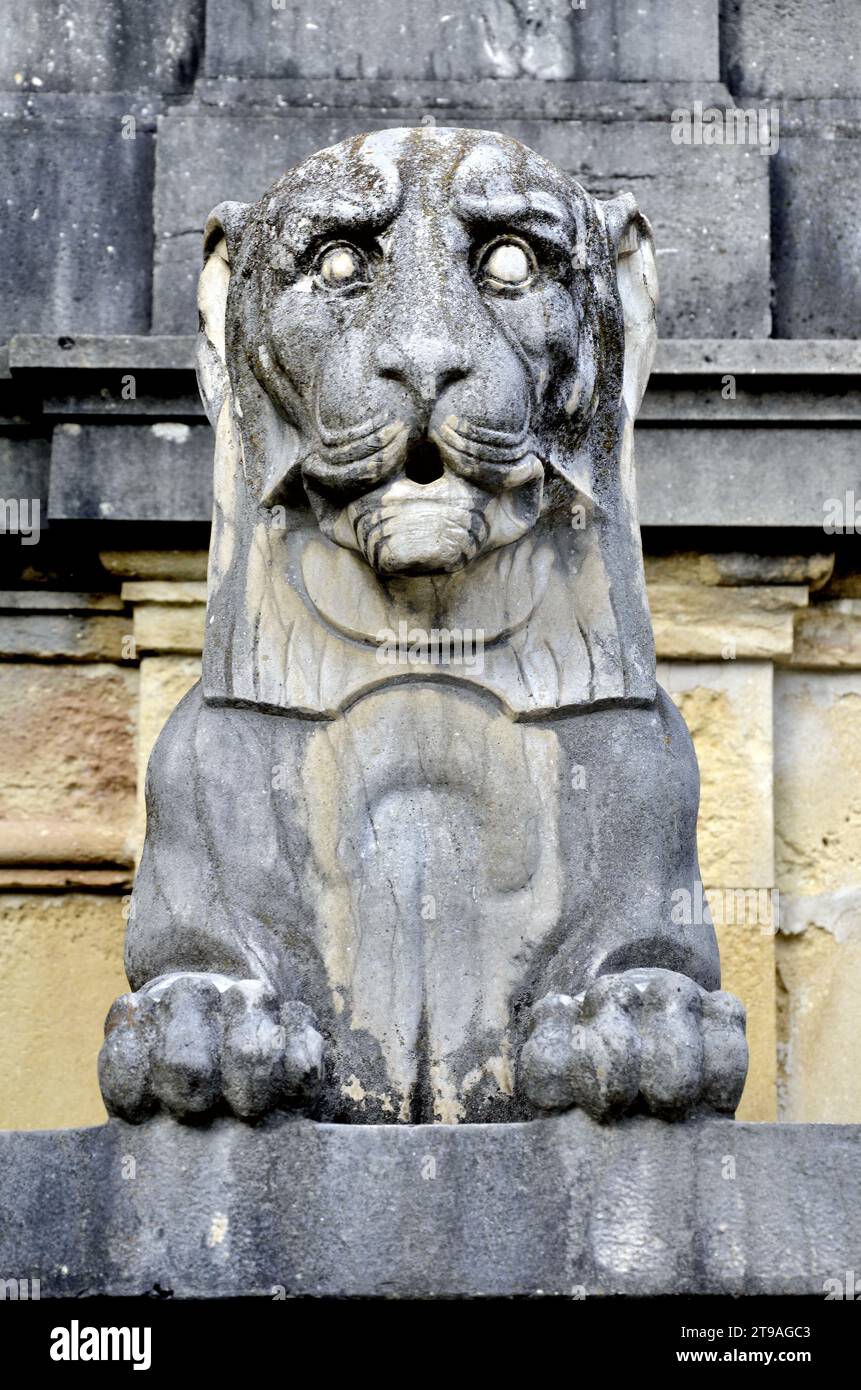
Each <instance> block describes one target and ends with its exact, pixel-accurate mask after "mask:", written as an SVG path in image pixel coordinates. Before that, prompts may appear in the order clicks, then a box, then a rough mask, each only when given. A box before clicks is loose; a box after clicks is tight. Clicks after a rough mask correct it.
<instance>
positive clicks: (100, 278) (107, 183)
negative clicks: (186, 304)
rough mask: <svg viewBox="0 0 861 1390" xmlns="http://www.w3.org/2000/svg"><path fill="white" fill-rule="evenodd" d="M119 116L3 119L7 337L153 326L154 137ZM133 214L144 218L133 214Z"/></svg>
mask: <svg viewBox="0 0 861 1390" xmlns="http://www.w3.org/2000/svg"><path fill="white" fill-rule="evenodd" d="M121 132H122V126H121V122H120V120H119V119H117V120H106V119H103V118H102V119H99V118H92V119H87V120H75V119H57V120H54V119H50V118H42V117H39V116H36V117H32V118H27V119H18V118H15V117H9V118H6V117H3V118H0V181H2V184H3V187H4V188H5V189H6V190H7V191H6V195H5V204H4V212H5V216H4V255H5V256H6V258H7V261H8V264H9V265H14V267H15V274H7V275H4V276H3V278H2V282H0V341H4V340H5V339H7V338H9V337H11V336H12V335H13V334H14V333H20V332H31V333H52V334H55V335H57V336H63V335H65V334H70V333H75V332H90V333H139V332H145V331H146V329H147V328H148V327H149V301H150V282H151V273H152V225H151V220H150V216H149V212H148V209H149V207H150V202H151V198H152V178H153V140H152V136H151V135H150V134H148V133H147V132H146V131H145V130H142V129H139V130H138V131H137V132H136V138H135V139H134V140H124V139H123V138H122V134H121ZM130 209H137V214H136V215H134V216H130V215H129V212H130Z"/></svg>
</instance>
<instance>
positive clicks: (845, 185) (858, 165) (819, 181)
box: [773, 8, 861, 338]
mask: <svg viewBox="0 0 861 1390" xmlns="http://www.w3.org/2000/svg"><path fill="white" fill-rule="evenodd" d="M856 16H857V17H858V21H859V22H861V10H859V9H857V8H856ZM856 53H857V54H859V55H861V40H859V43H858V48H857V49H856ZM835 189H839V196H837V197H835V196H834V190H835ZM773 201H774V208H775V228H774V263H773V271H774V282H775V307H774V331H775V333H776V334H778V335H779V336H781V337H784V338H846V337H851V336H853V335H855V334H857V333H858V325H859V323H861V139H854V138H843V139H841V138H836V139H834V138H832V139H825V138H823V136H822V135H811V136H804V135H791V136H788V137H785V138H783V139H782V140H781V142H780V149H779V150H778V153H777V155H776V157H775V160H774V189H773Z"/></svg>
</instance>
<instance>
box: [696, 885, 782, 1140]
mask: <svg viewBox="0 0 861 1390" xmlns="http://www.w3.org/2000/svg"><path fill="white" fill-rule="evenodd" d="M766 894H768V897H767V898H766V897H765V895H766ZM707 897H708V899H709V904H710V906H711V909H712V917H713V919H714V921H715V930H716V932H717V937H718V945H719V946H720V957H721V987H722V988H723V989H727V990H729V992H730V994H734V995H735V996H736V998H737V999H740V1000H741V1001H742V1003H743V1004H744V1006H745V1009H746V1010H747V1045H748V1048H749V1049H750V1068H749V1070H748V1073H747V1081H746V1082H745V1086H744V1091H743V1092H742V1097H741V1102H740V1104H739V1107H738V1110H737V1111H736V1116H737V1118H738V1119H739V1120H755V1121H759V1122H766V1121H772V1120H776V1119H777V986H776V969H775V940H774V929H773V927H772V924H771V923H770V922H768V921H763V920H760V918H761V917H762V916H763V914H762V913H761V912H760V910H759V907H760V903H762V902H764V903H765V905H766V907H767V909H771V910H772V911H773V908H774V902H775V900H774V898H773V897H772V895H771V893H770V890H761V892H759V893H758V894H757V900H756V904H755V906H753V905H752V906H753V910H752V911H750V912H747V913H744V914H742V913H739V912H737V911H735V906H734V905H735V903H736V901H737V898H738V895H737V894H736V893H735V892H734V890H733V889H732V888H726V889H721V888H719V889H710V890H709V891H708V893H707ZM730 901H732V903H733V910H732V911H731V912H730V911H728V910H727V909H728V905H729V903H730ZM730 917H732V918H733V920H732V921H730V920H727V919H728V918H730ZM748 917H750V918H752V919H753V920H748ZM722 919H723V920H722Z"/></svg>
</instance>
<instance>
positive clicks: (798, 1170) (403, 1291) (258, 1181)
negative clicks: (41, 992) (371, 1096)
mask: <svg viewBox="0 0 861 1390" xmlns="http://www.w3.org/2000/svg"><path fill="white" fill-rule="evenodd" d="M130 1159H133V1160H134V1168H133V1169H132V1165H131V1163H130V1161H129V1160H130ZM728 1159H732V1160H733V1163H732V1164H731V1165H730V1164H729V1163H728V1161H727V1160H728ZM859 1162H861V1127H859V1126H852V1125H846V1126H831V1125H815V1126H810V1127H806V1126H801V1125H746V1124H733V1123H732V1122H730V1121H725V1120H724V1121H722V1120H713V1121H709V1122H704V1123H699V1124H693V1125H688V1126H681V1127H672V1126H668V1125H664V1124H662V1123H661V1122H660V1121H658V1120H651V1119H635V1120H631V1121H627V1122H624V1123H622V1124H620V1125H618V1126H615V1127H612V1128H609V1129H608V1128H606V1127H602V1126H598V1125H595V1124H593V1123H592V1122H591V1121H590V1120H588V1119H587V1118H586V1117H585V1116H583V1115H579V1114H576V1113H575V1114H572V1115H568V1116H563V1117H561V1118H559V1119H556V1120H541V1121H534V1122H532V1123H531V1124H526V1125H493V1126H469V1127H467V1128H465V1129H455V1130H453V1129H450V1128H446V1127H442V1128H440V1127H436V1128H428V1127H426V1126H418V1127H417V1126H404V1127H402V1128H397V1129H393V1128H387V1127H377V1128H372V1127H371V1128H369V1127H367V1126H356V1125H314V1124H311V1123H308V1122H303V1121H296V1122H285V1123H283V1124H280V1125H276V1126H273V1127H271V1128H268V1127H267V1128H263V1129H256V1130H249V1129H247V1128H246V1127H244V1126H242V1125H239V1124H237V1123H236V1122H235V1121H229V1120H225V1121H221V1122H219V1123H218V1124H217V1125H216V1127H215V1128H214V1130H212V1131H206V1130H201V1129H200V1128H196V1127H194V1126H183V1125H178V1124H176V1123H175V1122H174V1121H171V1120H163V1121H156V1122H154V1123H152V1124H150V1125H147V1126H143V1127H140V1128H137V1129H135V1128H131V1127H129V1126H127V1125H123V1124H120V1123H118V1122H116V1121H115V1122H113V1123H111V1124H109V1125H107V1126H104V1127H102V1128H100V1129H93V1130H74V1131H72V1132H71V1133H68V1132H67V1133H61V1134H56V1133H53V1134H52V1133H49V1134H0V1209H2V1211H3V1216H4V1220H3V1222H2V1223H0V1262H2V1265H3V1268H4V1269H7V1270H14V1271H15V1272H16V1273H17V1272H18V1271H21V1273H22V1274H26V1275H27V1276H28V1277H30V1278H39V1279H41V1296H42V1298H51V1297H56V1296H58V1295H60V1296H62V1295H64V1294H65V1295H67V1296H68V1295H71V1294H75V1295H80V1294H81V1293H82V1292H86V1293H88V1294H97V1293H112V1294H136V1295H140V1294H145V1293H152V1292H153V1291H154V1290H156V1289H158V1290H159V1291H161V1292H163V1291H165V1290H170V1291H171V1293H172V1294H173V1296H174V1298H190V1297H207V1296H209V1297H211V1296H213V1295H215V1296H231V1295H233V1296H235V1295H239V1294H257V1295H260V1296H268V1297H270V1298H271V1297H272V1296H273V1294H276V1295H279V1294H280V1295H285V1294H286V1295H288V1296H305V1297H308V1296H310V1297H324V1296H327V1295H329V1296H331V1295H336V1296H337V1295H341V1296H344V1295H346V1296H366V1297H367V1296H370V1297H374V1296H376V1297H380V1296H382V1297H389V1298H399V1297H400V1298H409V1297H464V1296H465V1297H480V1296H485V1297H487V1296H493V1295H497V1296H511V1295H530V1296H536V1295H545V1296H549V1295H554V1294H562V1295H568V1296H569V1297H570V1296H571V1295H574V1296H575V1297H577V1296H579V1297H582V1296H584V1295H586V1296H590V1295H593V1294H594V1295H608V1294H614V1293H618V1294H633V1295H640V1296H644V1295H655V1294H679V1293H724V1294H810V1295H814V1296H817V1295H818V1296H823V1294H824V1292H825V1291H826V1290H827V1288H828V1287H829V1286H828V1285H826V1283H825V1281H826V1280H829V1279H831V1280H833V1279H837V1280H838V1281H839V1283H840V1286H841V1287H842V1285H843V1281H844V1279H845V1272H846V1270H847V1269H853V1268H855V1266H856V1264H857V1251H858V1247H859V1241H861V1217H859V1207H858V1203H857V1202H855V1201H854V1200H852V1198H853V1195H854V1193H855V1191H856V1188H857V1173H858V1165H859ZM132 1171H133V1172H134V1177H133V1178H129V1179H127V1180H124V1178H123V1176H122V1175H123V1174H128V1173H130V1172H132ZM346 1233H349V1234H348V1235H347V1234H346Z"/></svg>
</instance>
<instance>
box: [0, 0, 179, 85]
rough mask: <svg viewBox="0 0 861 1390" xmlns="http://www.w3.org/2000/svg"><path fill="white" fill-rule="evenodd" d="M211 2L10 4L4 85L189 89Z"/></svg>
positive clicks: (1, 69) (0, 81)
mask: <svg viewBox="0 0 861 1390" xmlns="http://www.w3.org/2000/svg"><path fill="white" fill-rule="evenodd" d="M204 8H205V4H204V0H147V3H146V4H145V5H138V4H135V3H133V2H132V3H129V0H99V3H98V4H97V5H88V4H85V5H74V6H70V5H68V4H64V3H62V0H44V3H40V4H38V5H33V4H30V3H28V0H9V3H8V5H7V6H6V15H5V35H4V49H3V61H2V64H0V87H2V88H5V89H7V90H12V91H14V90H24V91H28V90H29V91H36V92H123V91H126V92H131V91H138V90H147V91H154V92H181V91H185V90H186V89H187V88H188V87H189V86H190V85H191V83H192V82H193V80H194V76H195V73H196V71H197V64H198V56H199V52H200V49H201V46H202V39H203V13H204Z"/></svg>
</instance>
